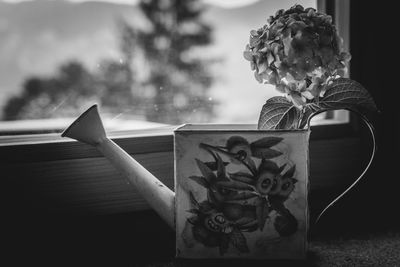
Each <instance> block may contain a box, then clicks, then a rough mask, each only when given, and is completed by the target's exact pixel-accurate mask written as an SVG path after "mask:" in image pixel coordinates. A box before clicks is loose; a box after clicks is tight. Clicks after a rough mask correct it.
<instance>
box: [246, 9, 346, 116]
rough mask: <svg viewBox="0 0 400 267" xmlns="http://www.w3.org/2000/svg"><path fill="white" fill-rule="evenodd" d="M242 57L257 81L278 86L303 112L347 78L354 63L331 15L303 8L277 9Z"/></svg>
mask: <svg viewBox="0 0 400 267" xmlns="http://www.w3.org/2000/svg"><path fill="white" fill-rule="evenodd" d="M244 57H245V58H246V59H247V60H249V61H250V65H251V69H252V70H253V71H254V76H255V78H256V80H257V81H258V82H260V83H268V84H272V85H275V87H276V89H277V90H278V91H280V92H282V93H285V94H286V95H287V96H288V98H289V100H291V101H292V102H293V104H294V105H295V106H296V107H298V108H300V109H301V108H302V107H303V106H304V105H305V104H306V103H307V101H309V100H313V99H314V100H318V98H319V97H322V96H323V94H324V92H325V90H326V86H327V85H328V84H329V83H330V82H331V81H332V80H333V79H335V78H337V77H340V76H344V74H345V73H346V64H347V62H348V61H349V60H350V54H349V53H347V52H345V51H343V40H342V38H341V37H340V36H339V35H338V34H337V31H336V28H335V26H334V25H333V23H332V18H331V16H329V15H326V14H323V13H319V12H317V11H316V10H315V9H313V8H306V9H304V8H303V7H302V6H301V5H295V6H293V7H291V8H290V9H288V10H283V9H281V10H279V11H278V12H276V14H275V16H271V17H270V18H269V19H268V23H267V24H266V25H264V26H263V27H262V28H260V29H258V30H252V31H251V32H250V41H249V44H248V45H247V46H246V50H245V51H244Z"/></svg>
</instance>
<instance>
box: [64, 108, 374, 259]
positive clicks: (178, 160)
mask: <svg viewBox="0 0 400 267" xmlns="http://www.w3.org/2000/svg"><path fill="white" fill-rule="evenodd" d="M367 125H368V126H369V127H370V130H371V132H372V128H371V127H372V126H371V125H370V124H369V123H367ZM309 135H310V130H309V129H307V130H294V131H293V130H281V131H276V130H274V131H261V130H254V129H249V128H245V127H244V128H243V127H242V128H240V129H233V128H232V127H227V126H225V128H224V127H219V128H215V127H213V126H212V125H208V126H207V125H202V126H201V127H197V128H196V126H193V125H184V126H182V127H179V128H177V129H176V130H175V131H174V146H175V149H174V156H175V192H173V191H172V190H170V189H169V188H168V187H167V186H165V185H164V184H163V183H162V182H161V181H160V180H158V179H157V178H156V177H154V176H153V175H152V174H151V173H150V172H149V171H148V170H146V169H145V168H144V167H143V166H142V165H140V164H139V163H138V162H137V161H136V160H135V159H134V158H132V157H131V156H130V155H129V154H127V153H126V152H125V151H124V150H123V149H122V148H120V147H119V146H118V145H117V144H115V143H114V142H113V141H112V140H110V139H109V138H108V137H107V135H106V132H105V129H104V127H103V123H102V120H101V118H100V115H99V112H98V107H97V105H93V106H92V107H90V108H89V109H88V110H87V111H85V112H84V113H83V114H82V115H81V116H79V117H78V118H77V119H76V120H75V121H74V122H73V123H72V124H71V125H70V126H69V127H68V128H67V129H66V130H65V131H64V132H63V133H62V136H63V137H69V138H72V139H75V140H78V141H80V142H83V143H86V144H89V145H91V146H94V147H95V148H96V149H97V150H99V151H100V152H101V153H102V154H103V155H104V156H105V157H106V158H107V159H108V160H109V161H110V162H111V163H112V165H113V166H114V167H115V168H116V169H118V170H119V171H120V172H121V173H122V174H124V175H125V176H126V178H127V179H128V180H129V182H130V183H131V184H132V185H133V186H134V187H135V188H136V189H137V190H138V192H140V194H141V196H142V197H143V198H144V199H145V200H146V201H147V203H148V204H149V205H150V207H151V208H152V209H154V210H155V211H156V212H157V213H158V214H159V216H160V217H161V218H162V219H163V220H164V221H165V222H166V223H167V224H168V225H169V226H170V227H171V228H173V229H175V231H176V256H177V257H182V258H290V259H302V258H305V257H306V252H307V230H308V226H309V215H308V202H307V195H308V187H309V184H308V165H309V164H308V141H309ZM372 137H373V135H372ZM373 141H374V150H373V153H372V157H371V160H370V162H369V163H368V166H367V168H366V169H365V170H364V172H363V173H362V174H361V175H360V177H359V178H358V179H356V180H355V182H354V183H353V184H352V185H351V186H350V187H349V188H348V189H347V190H346V191H345V192H343V193H342V194H341V195H340V196H339V197H337V198H336V199H335V200H334V201H332V202H331V204H329V205H328V207H330V206H331V205H332V204H333V203H334V202H336V201H337V200H338V199H339V198H340V197H341V196H343V195H344V194H345V193H346V192H347V191H348V190H350V188H351V187H353V186H354V185H355V184H356V183H357V182H358V180H359V179H360V178H361V177H362V176H363V175H364V173H365V172H366V170H367V169H368V167H369V165H370V164H371V162H372V158H373V155H374V153H375V140H374V139H373ZM328 207H327V208H328ZM327 208H325V209H324V210H323V212H322V213H324V212H325V211H326V209H327ZM322 213H321V214H322ZM320 216H321V215H320Z"/></svg>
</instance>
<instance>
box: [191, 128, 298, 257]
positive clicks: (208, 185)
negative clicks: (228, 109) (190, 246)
mask: <svg viewBox="0 0 400 267" xmlns="http://www.w3.org/2000/svg"><path fill="white" fill-rule="evenodd" d="M282 141H283V138H281V137H264V138H261V139H258V140H256V141H254V142H252V143H250V142H248V140H247V139H245V138H243V137H241V136H231V137H230V138H229V139H228V140H227V142H226V144H225V145H224V146H213V145H210V144H206V143H201V144H200V145H199V147H200V149H203V150H205V151H207V152H208V153H209V154H210V156H211V158H212V160H211V161H201V160H199V159H195V160H196V164H197V167H198V169H199V170H200V173H201V176H190V177H189V178H190V179H191V180H192V181H194V182H196V183H197V184H199V185H201V186H202V187H204V188H205V189H206V190H207V199H206V200H204V201H202V202H199V200H196V199H195V197H194V195H193V194H192V192H190V201H191V206H192V208H191V209H190V210H188V212H189V213H192V214H193V215H192V216H191V217H188V219H187V221H188V222H189V223H190V224H191V225H192V234H193V237H194V239H195V240H196V241H198V242H200V243H202V244H203V245H205V246H207V247H218V248H219V253H220V255H224V253H225V252H226V251H227V250H228V248H229V247H233V248H235V249H236V250H237V251H238V252H240V253H246V252H249V249H248V246H247V242H246V238H245V236H244V235H243V232H254V231H263V230H264V227H265V224H266V222H267V219H268V218H270V214H271V212H275V213H276V216H274V221H273V227H274V229H275V230H276V232H277V233H278V234H279V235H280V236H290V235H292V234H294V233H295V232H296V231H297V228H298V222H297V219H296V218H295V217H294V216H293V215H292V213H291V212H290V210H289V209H288V208H286V206H285V201H286V200H287V199H288V198H289V196H290V194H291V193H292V192H293V190H294V189H295V186H296V182H297V180H296V179H295V178H294V175H295V170H296V166H295V165H292V164H290V162H287V163H285V164H283V165H281V166H279V165H278V164H277V163H276V162H275V161H273V160H272V159H274V158H277V157H279V156H281V155H282V154H283V153H282V152H281V151H279V149H277V148H276V145H278V144H279V143H281V142H282ZM231 165H232V166H235V168H230V166H231ZM238 167H239V168H238ZM230 169H232V170H234V171H233V172H229V170H230ZM238 169H239V171H238Z"/></svg>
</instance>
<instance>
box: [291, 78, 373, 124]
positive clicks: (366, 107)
mask: <svg viewBox="0 0 400 267" xmlns="http://www.w3.org/2000/svg"><path fill="white" fill-rule="evenodd" d="M339 109H348V110H350V111H355V112H357V113H359V114H361V115H363V116H365V115H366V114H367V113H368V112H369V111H374V112H376V111H378V108H377V106H376V104H375V102H374V100H373V98H372V96H371V95H370V93H369V92H368V91H367V90H366V89H365V88H364V87H363V86H362V85H361V84H360V83H358V82H356V81H354V80H351V79H348V78H339V79H336V80H334V81H333V82H332V84H330V85H329V86H328V88H327V90H326V92H325V94H324V96H323V97H322V98H320V99H319V101H318V102H312V103H309V104H307V106H306V107H305V109H304V111H303V116H302V119H301V122H300V124H299V128H304V127H306V126H307V125H308V124H309V121H310V120H311V118H312V117H313V116H314V115H316V114H318V113H321V112H324V111H328V110H339Z"/></svg>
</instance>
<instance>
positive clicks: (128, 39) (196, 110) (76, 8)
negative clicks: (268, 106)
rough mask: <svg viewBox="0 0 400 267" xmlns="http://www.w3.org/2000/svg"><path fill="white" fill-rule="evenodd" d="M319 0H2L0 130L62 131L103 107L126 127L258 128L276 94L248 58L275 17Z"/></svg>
mask: <svg viewBox="0 0 400 267" xmlns="http://www.w3.org/2000/svg"><path fill="white" fill-rule="evenodd" d="M295 3H298V4H302V5H303V6H304V7H316V1H315V0H301V1H293V0H268V1H262V0H259V1H257V0H171V1H165V0H164V1H162V0H101V1H99V0H98V1H85V0H31V1H21V0H0V120H1V121H0V129H1V127H3V128H6V129H8V130H10V129H11V130H12V129H13V128H14V129H19V128H21V127H22V128H24V127H25V128H32V127H33V128H36V129H56V128H58V127H60V128H62V127H64V125H67V124H68V122H69V121H70V120H72V119H73V118H74V117H76V116H77V115H79V114H80V113H81V112H82V111H83V110H85V109H86V108H88V107H89V106H91V105H92V104H93V103H98V104H99V105H100V107H101V112H102V114H103V116H104V117H106V118H108V120H111V121H113V120H114V121H118V122H125V123H118V125H119V127H121V126H122V125H125V127H127V128H143V127H152V126H154V125H159V124H158V123H161V124H180V123H183V122H184V123H191V122H213V123H232V122H234V123H257V120H258V116H259V111H260V109H261V107H262V105H263V104H264V102H265V101H266V99H268V98H269V97H271V96H273V95H277V94H278V93H277V92H276V91H275V90H274V88H273V87H272V86H270V85H263V84H259V83H258V82H257V81H256V80H255V79H254V77H253V72H252V71H251V70H250V64H249V62H248V61H246V60H245V59H244V58H243V51H244V48H245V45H246V44H247V42H248V40H249V33H250V30H252V29H257V28H259V27H261V26H262V25H264V24H266V22H267V18H268V17H269V16H270V15H274V13H275V11H276V10H278V9H280V8H284V9H287V8H289V7H291V6H292V5H294V4H295Z"/></svg>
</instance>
